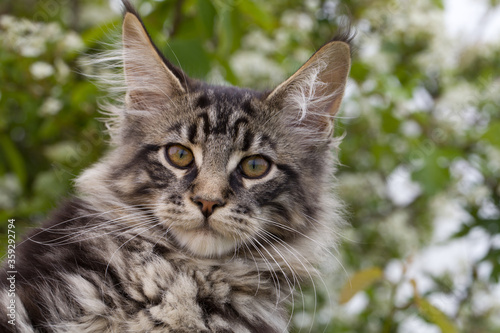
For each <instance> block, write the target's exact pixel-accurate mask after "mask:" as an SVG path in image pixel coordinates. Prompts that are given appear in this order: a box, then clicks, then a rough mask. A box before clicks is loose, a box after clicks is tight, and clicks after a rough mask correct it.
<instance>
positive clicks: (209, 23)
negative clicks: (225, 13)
mask: <svg viewBox="0 0 500 333" xmlns="http://www.w3.org/2000/svg"><path fill="white" fill-rule="evenodd" d="M198 7H199V9H200V10H199V15H200V18H201V22H202V23H203V27H204V29H203V31H204V33H205V34H206V36H208V37H209V38H212V36H213V35H214V22H215V15H216V12H215V8H214V6H213V5H212V3H211V2H210V1H208V0H198Z"/></svg>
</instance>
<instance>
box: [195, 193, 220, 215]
mask: <svg viewBox="0 0 500 333" xmlns="http://www.w3.org/2000/svg"><path fill="white" fill-rule="evenodd" d="M191 200H193V202H194V203H195V204H197V205H198V207H200V210H201V212H202V213H203V215H205V217H209V216H210V215H212V213H213V212H214V210H215V208H216V207H222V206H224V202H222V200H219V199H216V200H206V199H202V198H200V197H197V196H196V197H194V198H192V199H191Z"/></svg>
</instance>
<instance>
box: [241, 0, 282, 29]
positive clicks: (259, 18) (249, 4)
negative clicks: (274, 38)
mask: <svg viewBox="0 0 500 333" xmlns="http://www.w3.org/2000/svg"><path fill="white" fill-rule="evenodd" d="M238 7H239V9H240V10H241V12H243V13H245V14H247V15H248V16H250V17H251V18H252V20H253V21H254V22H255V23H256V24H257V25H259V26H260V27H261V28H262V29H264V30H266V31H271V30H272V29H273V26H274V22H273V17H272V16H271V15H269V12H267V11H265V10H263V9H261V8H260V7H259V6H258V5H257V4H256V3H255V1H251V0H247V1H239V2H238Z"/></svg>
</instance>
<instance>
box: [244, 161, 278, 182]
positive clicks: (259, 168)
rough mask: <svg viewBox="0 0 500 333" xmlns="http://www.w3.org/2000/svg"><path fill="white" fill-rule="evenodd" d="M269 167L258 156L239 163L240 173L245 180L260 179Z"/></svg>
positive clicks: (266, 162) (269, 165)
mask: <svg viewBox="0 0 500 333" xmlns="http://www.w3.org/2000/svg"><path fill="white" fill-rule="evenodd" d="M270 167H271V164H270V163H269V162H268V161H267V160H266V159H265V158H264V157H262V156H260V155H254V156H249V157H247V158H245V159H243V160H242V161H241V162H240V168H241V172H242V173H243V176H245V177H247V178H253V179H255V178H262V177H264V176H265V175H266V174H267V173H268V172H269V169H270Z"/></svg>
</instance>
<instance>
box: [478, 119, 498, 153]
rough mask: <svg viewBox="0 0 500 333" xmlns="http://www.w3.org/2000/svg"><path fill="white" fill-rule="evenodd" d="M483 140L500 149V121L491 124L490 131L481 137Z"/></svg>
mask: <svg viewBox="0 0 500 333" xmlns="http://www.w3.org/2000/svg"><path fill="white" fill-rule="evenodd" d="M481 139H483V140H485V141H487V142H488V143H490V144H492V145H493V146H495V147H497V148H500V121H496V122H493V123H491V124H490V126H489V127H488V130H487V131H486V132H485V133H484V134H483V135H482V136H481Z"/></svg>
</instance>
